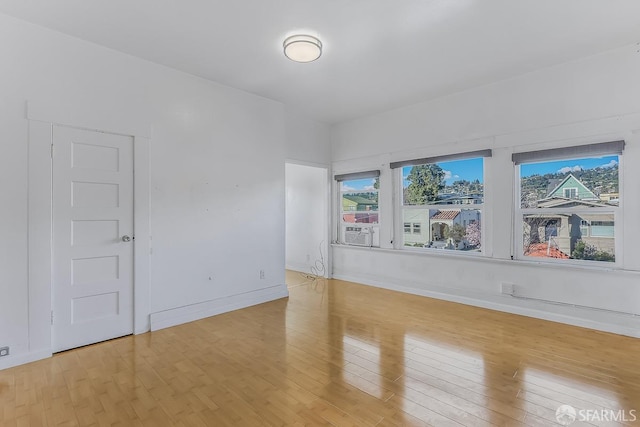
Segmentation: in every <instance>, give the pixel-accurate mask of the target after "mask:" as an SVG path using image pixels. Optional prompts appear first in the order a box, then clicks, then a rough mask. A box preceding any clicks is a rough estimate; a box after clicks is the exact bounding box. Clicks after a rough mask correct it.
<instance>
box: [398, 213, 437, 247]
mask: <svg viewBox="0 0 640 427" xmlns="http://www.w3.org/2000/svg"><path fill="white" fill-rule="evenodd" d="M432 212H435V211H433V210H429V209H423V208H415V209H405V210H403V213H402V221H403V224H402V226H403V229H404V244H405V246H415V245H424V244H426V243H429V241H430V240H431V235H430V233H429V217H430V216H431V214H432Z"/></svg>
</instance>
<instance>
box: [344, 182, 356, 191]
mask: <svg viewBox="0 0 640 427" xmlns="http://www.w3.org/2000/svg"><path fill="white" fill-rule="evenodd" d="M342 191H355V188H353V187H351V186H349V185H345V184H342Z"/></svg>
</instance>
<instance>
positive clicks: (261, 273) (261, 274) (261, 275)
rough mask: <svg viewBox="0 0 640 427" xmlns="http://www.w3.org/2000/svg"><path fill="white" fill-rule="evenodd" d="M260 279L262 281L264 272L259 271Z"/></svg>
mask: <svg viewBox="0 0 640 427" xmlns="http://www.w3.org/2000/svg"><path fill="white" fill-rule="evenodd" d="M260 278H261V279H264V270H260Z"/></svg>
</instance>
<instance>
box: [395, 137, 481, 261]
mask: <svg viewBox="0 0 640 427" xmlns="http://www.w3.org/2000/svg"><path fill="white" fill-rule="evenodd" d="M491 156H492V152H491V150H480V151H475V152H470V153H461V154H452V155H445V156H437V157H432V158H426V159H417V160H415V161H412V162H409V161H404V162H395V163H392V164H391V167H392V172H393V180H394V191H393V196H394V197H393V204H394V209H393V216H394V228H393V230H394V234H395V237H394V239H393V240H394V249H396V250H401V251H407V252H415V253H429V254H439V255H452V256H471V257H488V256H490V251H489V250H488V248H487V246H486V242H487V235H486V232H487V230H486V224H487V223H488V221H487V219H486V215H487V187H488V186H487V181H486V178H487V161H486V159H487V157H489V158H490V157H491ZM478 158H480V159H482V185H483V197H482V198H483V200H482V203H478V204H468V205H466V204H462V203H458V204H455V203H452V204H427V205H408V206H405V205H404V187H403V174H402V170H403V168H404V167H405V166H419V165H423V164H429V163H423V162H422V161H423V160H433V161H432V162H431V163H432V164H434V163H435V164H437V163H443V162H449V161H456V160H471V159H478ZM394 166H395V167H394ZM405 209H408V210H417V209H434V210H456V211H463V210H476V211H479V216H480V250H479V251H465V250H443V249H438V248H429V247H414V246H405V244H404V238H405V236H404V234H405V233H404V228H403V224H404V222H405V221H404V215H403V212H404V210H405ZM470 222H475V221H470ZM411 223H412V225H413V221H411ZM421 233H422V231H421ZM411 234H412V235H413V227H412V232H411Z"/></svg>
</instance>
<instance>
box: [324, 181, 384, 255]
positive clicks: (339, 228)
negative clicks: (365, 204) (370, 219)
mask: <svg viewBox="0 0 640 427" xmlns="http://www.w3.org/2000/svg"><path fill="white" fill-rule="evenodd" d="M369 178H370V179H378V186H379V188H377V189H375V190H370V191H368V190H367V192H376V193H377V195H378V208H377V210H375V211H371V210H365V211H358V210H349V211H345V210H343V203H342V202H343V200H342V198H343V195H345V194H349V193H354V194H355V193H362V192H364V191H365V190H353V191H342V183H343V182H348V181H355V180H360V179H369ZM334 183H335V188H336V199H335V200H336V206H337V209H334V212H336V214H337V220H336V227H335V230H336V238H335V242H336V243H337V244H340V245H345V246H353V247H361V248H379V247H380V227H381V220H380V211H381V209H380V190H381V189H380V186H381V183H380V171H379V170H372V171H365V172H354V173H348V174H342V175H335V176H334ZM356 212H363V213H364V212H369V213H376V214H377V222H375V223H352V222H345V221H344V214H345V213H356ZM347 227H357V228H359V229H368V230H369V231H368V234H369V235H370V236H371V237H370V242H369V244H368V245H360V244H355V243H348V242H347V241H346V238H345V236H346V232H347V231H348V230H346V228H347ZM343 229H344V232H343ZM376 238H377V242H376ZM376 243H377V244H376Z"/></svg>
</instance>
